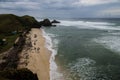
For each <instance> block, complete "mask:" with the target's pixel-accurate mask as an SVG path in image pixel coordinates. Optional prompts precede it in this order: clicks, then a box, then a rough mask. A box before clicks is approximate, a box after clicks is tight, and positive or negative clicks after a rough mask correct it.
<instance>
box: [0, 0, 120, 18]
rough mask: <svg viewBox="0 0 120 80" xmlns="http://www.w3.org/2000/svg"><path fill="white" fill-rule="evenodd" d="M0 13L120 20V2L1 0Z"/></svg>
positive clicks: (92, 0)
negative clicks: (115, 18)
mask: <svg viewBox="0 0 120 80" xmlns="http://www.w3.org/2000/svg"><path fill="white" fill-rule="evenodd" d="M0 13H13V14H17V15H26V14H28V15H32V16H34V17H60V18H64V17H66V18H84V17H117V18H118V17H119V18H120V0H0Z"/></svg>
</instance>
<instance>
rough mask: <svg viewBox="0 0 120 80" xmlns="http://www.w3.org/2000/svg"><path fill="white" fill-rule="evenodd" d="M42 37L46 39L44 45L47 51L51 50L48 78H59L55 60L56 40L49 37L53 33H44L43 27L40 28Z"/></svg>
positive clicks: (51, 79) (53, 79)
mask: <svg viewBox="0 0 120 80" xmlns="http://www.w3.org/2000/svg"><path fill="white" fill-rule="evenodd" d="M42 33H43V37H44V38H45V39H46V45H45V46H46V47H47V49H48V50H49V51H51V53H52V54H51V57H50V61H49V62H50V80H61V78H62V74H61V73H59V72H58V70H57V69H58V67H57V64H56V62H55V56H56V55H57V44H58V40H57V39H54V40H52V38H51V37H53V36H55V35H54V34H50V33H46V32H45V30H44V29H42Z"/></svg>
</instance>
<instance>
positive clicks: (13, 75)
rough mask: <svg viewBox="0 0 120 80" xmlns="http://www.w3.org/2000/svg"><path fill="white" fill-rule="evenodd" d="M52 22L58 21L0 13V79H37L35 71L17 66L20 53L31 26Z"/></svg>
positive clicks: (51, 23) (46, 24)
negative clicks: (38, 19)
mask: <svg viewBox="0 0 120 80" xmlns="http://www.w3.org/2000/svg"><path fill="white" fill-rule="evenodd" d="M53 23H60V22H59V21H57V20H53V21H50V20H49V19H44V20H43V21H40V22H38V21H37V20H36V19H35V18H34V17H32V16H29V15H25V16H16V15H14V14H0V80H38V76H37V75H36V73H33V72H31V70H29V69H28V68H26V67H23V68H18V65H19V61H20V53H22V51H23V48H24V46H25V44H26V38H27V37H26V36H27V34H29V32H30V31H31V29H32V28H38V29H39V28H40V27H41V26H46V27H50V26H52V25H53ZM53 26H55V25H53ZM34 31H38V30H34ZM38 32H39V31H38ZM28 45H29V44H28ZM30 45H31V44H30ZM28 47H29V46H28Z"/></svg>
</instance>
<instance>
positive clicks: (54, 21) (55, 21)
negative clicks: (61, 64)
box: [51, 20, 60, 23]
mask: <svg viewBox="0 0 120 80" xmlns="http://www.w3.org/2000/svg"><path fill="white" fill-rule="evenodd" d="M51 23H60V22H59V21H57V20H53V21H52V22H51Z"/></svg>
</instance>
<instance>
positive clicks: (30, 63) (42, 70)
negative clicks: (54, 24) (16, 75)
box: [18, 28, 50, 80]
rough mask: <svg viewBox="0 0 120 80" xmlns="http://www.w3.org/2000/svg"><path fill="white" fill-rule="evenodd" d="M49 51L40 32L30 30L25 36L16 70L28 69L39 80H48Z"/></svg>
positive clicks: (35, 29)
mask: <svg viewBox="0 0 120 80" xmlns="http://www.w3.org/2000/svg"><path fill="white" fill-rule="evenodd" d="M49 59H50V51H48V49H47V48H46V47H45V38H44V37H43V35H42V30H41V29H39V28H32V29H31V31H30V33H29V34H28V35H27V38H26V44H25V46H24V49H23V51H22V52H21V54H20V61H19V65H18V68H28V69H30V70H31V71H32V72H33V73H36V74H37V76H38V79H39V80H50V74H49V72H50V67H49V64H50V63H49Z"/></svg>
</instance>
